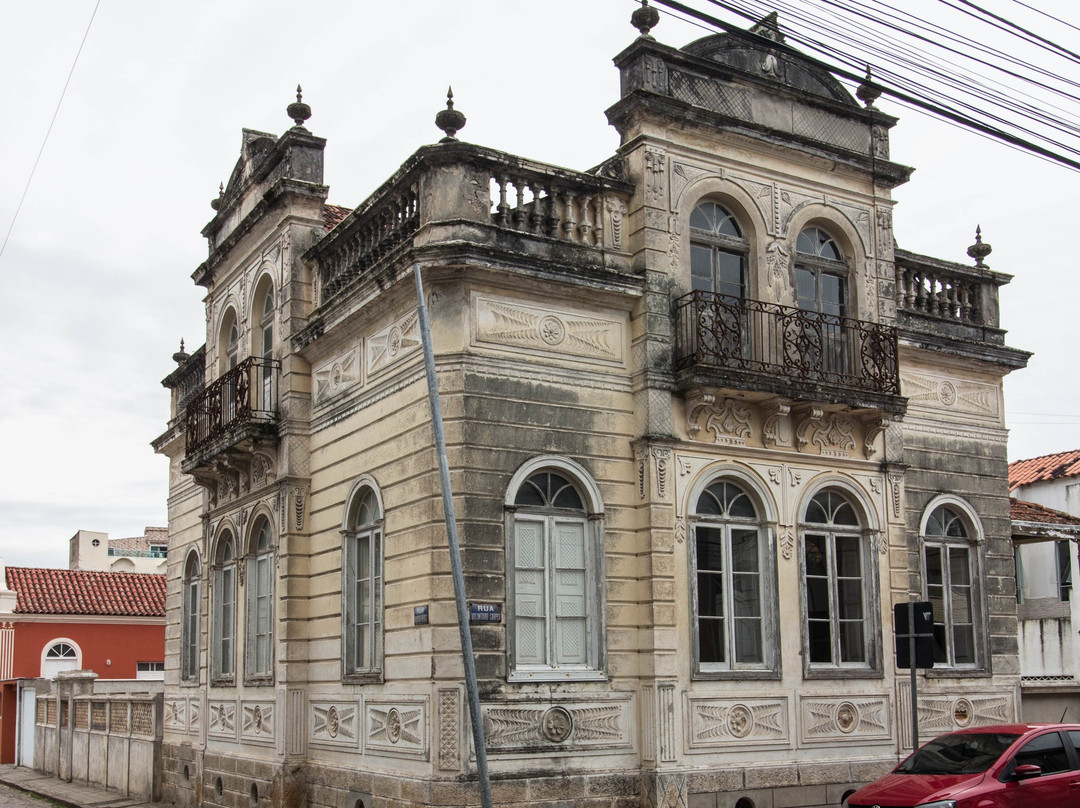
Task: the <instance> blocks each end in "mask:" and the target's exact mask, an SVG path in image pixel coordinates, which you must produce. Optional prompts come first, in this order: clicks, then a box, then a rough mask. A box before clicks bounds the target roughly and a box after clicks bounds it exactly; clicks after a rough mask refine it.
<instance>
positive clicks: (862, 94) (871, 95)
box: [855, 65, 881, 109]
mask: <svg viewBox="0 0 1080 808" xmlns="http://www.w3.org/2000/svg"><path fill="white" fill-rule="evenodd" d="M855 96H856V97H857V98H858V99H859V100H860V101H862V102H863V103H864V104H866V108H867V109H873V108H874V102H875V101H877V100H878V99H879V98H880V97H881V87H880V86H879V85H877V84H874V82H873V79H871V77H870V65H867V66H866V78H865V79H863V81H862V84H860V85H859V86H858V87H857V88H856V90H855Z"/></svg>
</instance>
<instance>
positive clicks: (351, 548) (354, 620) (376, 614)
mask: <svg viewBox="0 0 1080 808" xmlns="http://www.w3.org/2000/svg"><path fill="white" fill-rule="evenodd" d="M369 496H370V500H368V504H369V505H370V506H372V507H371V511H372V517H371V518H370V519H367V520H365V521H364V522H363V523H358V522H357V520H358V519H359V518H360V516H361V513H360V508H361V507H362V505H363V504H364V502H365V498H366V497H369ZM383 514H384V511H383V503H382V496H381V495H380V492H379V487H378V485H376V483H375V481H374V480H373V479H372V478H371V477H369V476H367V475H364V476H362V477H361V478H359V479H358V480H357V481H356V482H355V483H354V484H353V488H352V490H351V491H350V492H349V497H348V498H347V499H346V500H345V515H344V518H343V520H342V528H341V536H342V547H341V553H342V565H341V599H342V609H341V620H342V622H341V676H342V680H343V681H346V682H369V681H375V682H377V681H381V677H382V666H383V535H384V534H383V531H384V524H385V518H384V515H383ZM361 550H362V551H363V554H364V560H365V561H366V562H367V569H368V575H367V576H366V578H365V580H367V581H369V587H368V595H367V603H366V604H365V605H366V607H367V608H366V611H367V617H366V618H365V619H363V620H361V617H360V615H361V614H362V611H363V610H362V609H361V604H360V601H359V598H360V595H359V588H360V581H359V578H358V575H359V569H360V567H359V564H360V561H361V553H360V551H361ZM362 629H364V630H366V633H367V643H366V648H364V649H363V651H364V653H365V655H366V656H367V658H368V659H369V660H370V664H367V665H365V664H363V656H362V655H361V654H360V648H359V643H358V641H357V636H358V635H359V634H360V633H362V632H361V630H362Z"/></svg>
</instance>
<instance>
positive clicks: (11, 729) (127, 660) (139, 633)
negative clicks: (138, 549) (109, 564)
mask: <svg viewBox="0 0 1080 808" xmlns="http://www.w3.org/2000/svg"><path fill="white" fill-rule="evenodd" d="M0 581H3V583H4V588H3V590H2V591H0V688H2V689H0V763H12V762H14V760H15V726H16V711H17V708H16V705H17V703H18V682H19V680H20V679H36V678H39V677H44V678H54V677H55V676H56V674H57V673H59V672H60V671H65V670H87V671H93V672H94V673H96V674H97V675H98V677H99V678H101V679H144V678H152V679H159V678H161V677H162V676H163V671H164V661H165V576H163V575H147V574H133V573H126V572H86V571H76V570H55V569H38V568H34V567H5V566H4V564H3V562H2V561H0Z"/></svg>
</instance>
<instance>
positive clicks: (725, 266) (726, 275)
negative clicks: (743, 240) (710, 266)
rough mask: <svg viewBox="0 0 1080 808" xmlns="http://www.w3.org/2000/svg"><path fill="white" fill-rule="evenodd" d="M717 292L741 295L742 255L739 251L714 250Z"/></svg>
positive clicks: (733, 295) (732, 295)
mask: <svg viewBox="0 0 1080 808" xmlns="http://www.w3.org/2000/svg"><path fill="white" fill-rule="evenodd" d="M715 291H716V292H717V293H718V294H721V295H730V296H731V297H738V298H741V297H743V257H742V255H740V254H739V253H732V252H727V251H726V250H717V251H716V290H715Z"/></svg>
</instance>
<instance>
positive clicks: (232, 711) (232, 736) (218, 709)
mask: <svg viewBox="0 0 1080 808" xmlns="http://www.w3.org/2000/svg"><path fill="white" fill-rule="evenodd" d="M206 708H207V712H208V713H209V720H208V722H207V727H206V732H207V734H208V735H210V736H211V737H214V738H221V739H224V740H231V741H235V740H236V702H235V701H220V700H217V699H211V700H210V701H209V702H207V705H206Z"/></svg>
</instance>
